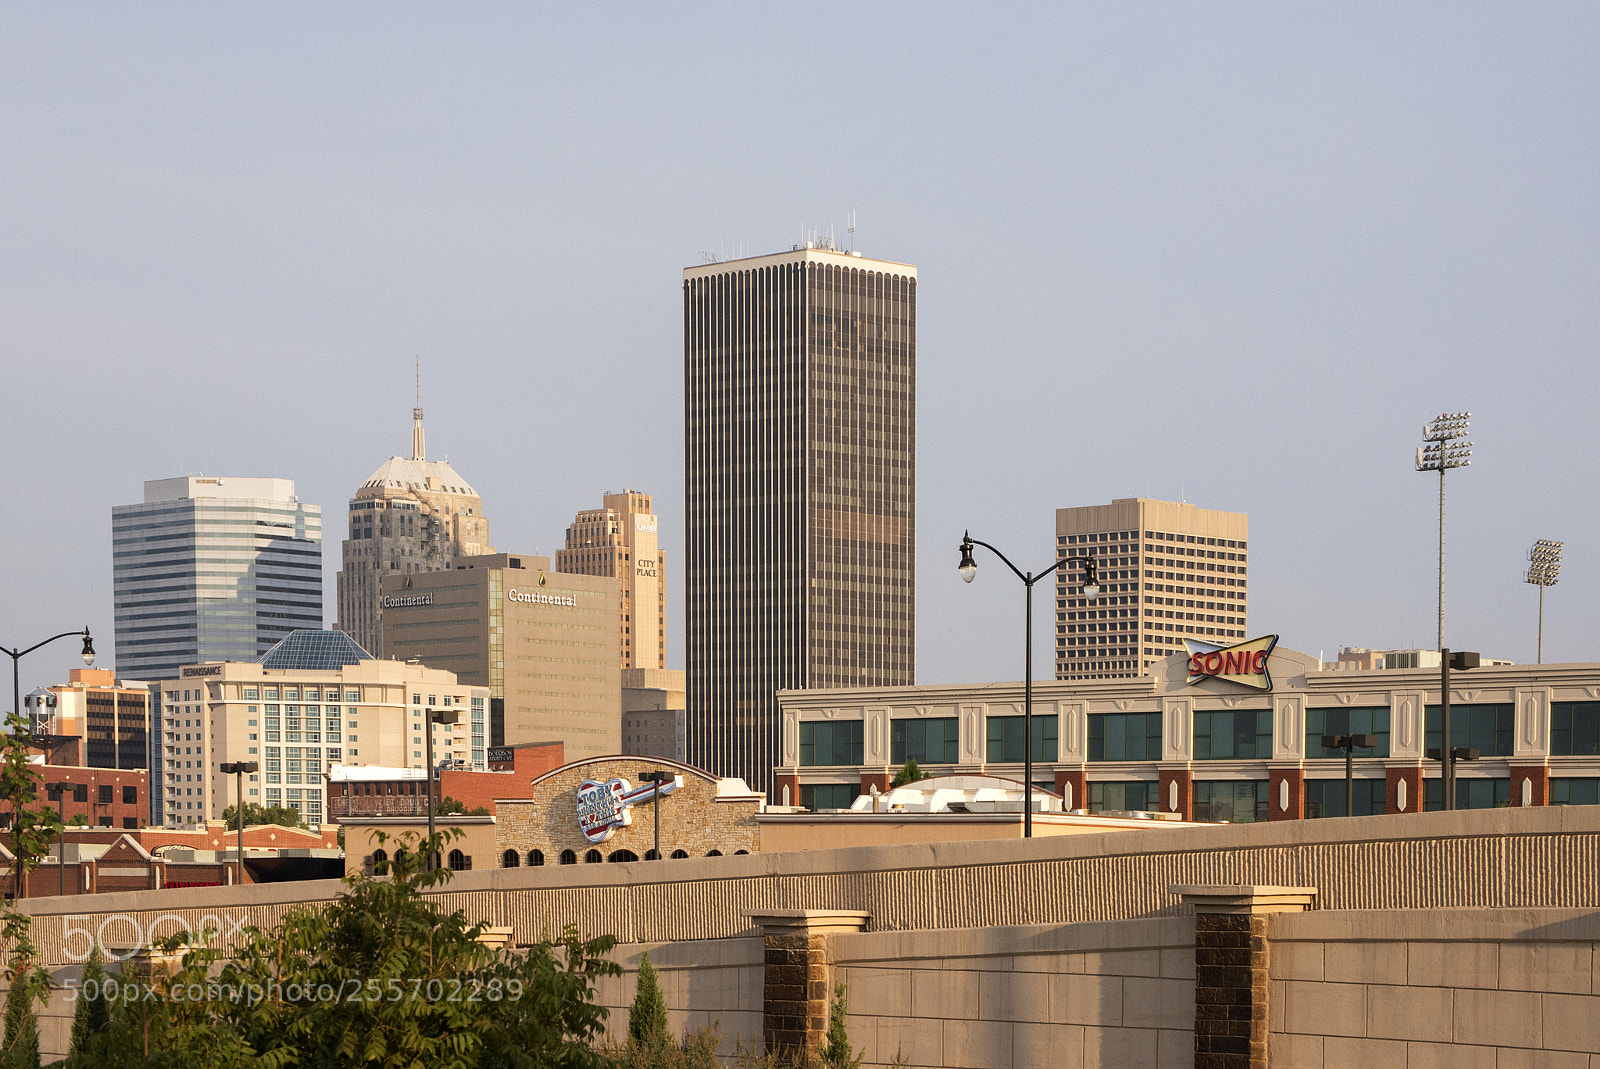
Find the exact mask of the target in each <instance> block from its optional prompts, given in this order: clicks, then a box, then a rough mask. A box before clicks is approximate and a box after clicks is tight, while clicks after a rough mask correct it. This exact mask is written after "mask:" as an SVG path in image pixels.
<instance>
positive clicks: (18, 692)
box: [0, 626, 94, 898]
mask: <svg viewBox="0 0 1600 1069" xmlns="http://www.w3.org/2000/svg"><path fill="white" fill-rule="evenodd" d="M78 635H82V636H83V663H84V666H85V667H93V666H94V638H93V637H92V636H90V634H89V628H88V627H87V626H85V627H84V629H83V630H82V631H63V632H61V634H59V635H51V636H50V637H49V638H47V639H45V640H44V641H43V642H35V643H34V644H33V645H31V646H29V647H28V648H27V649H21V648H18V649H13V650H8V649H6V648H5V647H4V646H0V653H4V654H5V655H6V656H7V657H10V658H11V713H12V715H13V716H15V717H17V719H18V720H21V719H22V680H21V676H20V672H19V667H18V666H19V664H20V662H21V661H22V658H24V657H26V656H27V655H28V654H30V653H32V652H33V651H34V650H36V649H38V648H39V647H40V646H48V645H50V643H52V642H54V641H55V640H56V639H58V638H68V637H75V636H78ZM28 733H29V734H30V735H31V734H32V733H33V729H32V725H29V727H28ZM24 801H26V799H21V798H17V799H13V800H12V802H13V804H14V805H20V804H21V803H22V802H24ZM62 878H63V879H65V877H62ZM11 895H12V897H13V898H21V897H22V866H21V865H19V864H13V865H12V866H11Z"/></svg>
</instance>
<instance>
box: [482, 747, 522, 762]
mask: <svg viewBox="0 0 1600 1069" xmlns="http://www.w3.org/2000/svg"><path fill="white" fill-rule="evenodd" d="M516 759H517V755H516V751H514V750H512V749H511V747H509V746H491V747H489V754H488V758H487V760H488V762H489V764H491V765H509V764H514V763H515V762H516Z"/></svg>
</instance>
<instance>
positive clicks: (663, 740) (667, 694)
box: [622, 668, 687, 761]
mask: <svg viewBox="0 0 1600 1069" xmlns="http://www.w3.org/2000/svg"><path fill="white" fill-rule="evenodd" d="M683 685H684V673H683V671H682V670H681V669H674V668H624V669H623V670H622V752H623V753H636V754H645V755H648V756H650V757H665V758H667V759H668V760H670V761H682V760H683V755H684V753H685V751H686V749H687V740H686V734H685V729H684V709H685V702H684V690H683Z"/></svg>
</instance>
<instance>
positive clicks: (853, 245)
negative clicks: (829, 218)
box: [848, 208, 856, 252]
mask: <svg viewBox="0 0 1600 1069" xmlns="http://www.w3.org/2000/svg"><path fill="white" fill-rule="evenodd" d="M848 232H849V234H850V249H849V251H850V252H855V251H856V210H855V209H854V208H851V209H850V226H849V228H848Z"/></svg>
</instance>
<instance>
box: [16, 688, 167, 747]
mask: <svg viewBox="0 0 1600 1069" xmlns="http://www.w3.org/2000/svg"><path fill="white" fill-rule="evenodd" d="M67 679H68V682H67V683H65V684H58V685H56V686H51V687H40V688H39V689H37V690H35V691H32V692H31V693H29V694H27V695H26V696H25V697H24V698H23V699H22V705H23V709H24V711H25V713H26V715H27V718H28V727H29V728H30V730H32V732H33V736H34V738H35V739H36V740H38V742H39V744H40V748H41V749H45V750H48V749H52V748H54V747H55V746H58V745H60V744H63V743H68V742H74V743H76V751H75V752H76V756H75V757H74V758H73V759H72V761H70V762H69V763H70V764H75V765H77V764H81V765H86V766H88V767H91V768H146V767H148V764H147V762H148V761H149V746H150V742H149V734H150V686H149V684H148V683H140V682H134V681H132V680H121V679H118V678H117V676H116V673H115V672H110V671H107V670H105V669H101V668H74V669H72V670H71V671H70V672H68V674H67Z"/></svg>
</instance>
